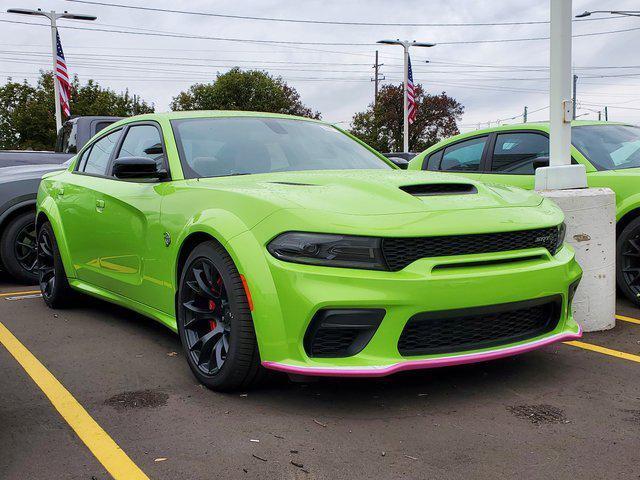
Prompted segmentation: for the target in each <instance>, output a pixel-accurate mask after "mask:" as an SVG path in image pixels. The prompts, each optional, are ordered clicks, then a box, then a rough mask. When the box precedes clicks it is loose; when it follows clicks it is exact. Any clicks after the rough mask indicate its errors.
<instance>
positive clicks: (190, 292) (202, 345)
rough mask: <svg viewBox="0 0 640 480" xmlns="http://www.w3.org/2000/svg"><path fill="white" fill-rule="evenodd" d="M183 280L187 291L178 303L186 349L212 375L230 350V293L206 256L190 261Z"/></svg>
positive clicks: (199, 366)
mask: <svg viewBox="0 0 640 480" xmlns="http://www.w3.org/2000/svg"><path fill="white" fill-rule="evenodd" d="M184 281H185V285H186V287H187V290H186V291H185V292H184V295H183V297H182V299H181V302H182V308H183V309H184V317H183V318H184V332H185V340H186V348H187V349H188V354H189V355H190V356H191V359H192V361H193V362H194V364H195V365H197V367H198V369H199V370H200V371H201V372H202V373H203V374H204V375H207V376H209V375H215V374H216V373H218V372H219V371H220V369H221V368H222V366H223V365H224V363H225V360H226V359H227V354H228V353H229V338H230V336H231V322H232V320H233V314H232V313H231V308H230V305H229V296H228V295H227V290H226V288H225V285H224V281H223V280H222V276H221V275H220V272H218V270H217V269H216V267H215V265H214V264H213V262H211V260H209V259H208V258H199V259H197V260H196V261H195V262H193V263H192V264H191V265H190V266H189V271H188V272H186V277H185V279H184Z"/></svg>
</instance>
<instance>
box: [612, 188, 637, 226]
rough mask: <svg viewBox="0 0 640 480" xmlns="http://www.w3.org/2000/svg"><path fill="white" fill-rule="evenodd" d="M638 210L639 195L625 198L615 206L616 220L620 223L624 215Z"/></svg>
mask: <svg viewBox="0 0 640 480" xmlns="http://www.w3.org/2000/svg"><path fill="white" fill-rule="evenodd" d="M638 208H640V193H636V194H633V195H631V196H629V197H626V198H625V199H624V200H622V201H621V202H620V203H619V204H617V205H616V220H617V221H620V219H621V218H622V217H624V216H625V215H626V214H628V213H629V212H631V211H633V210H637V209H638Z"/></svg>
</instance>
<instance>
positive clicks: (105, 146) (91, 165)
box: [80, 130, 120, 175]
mask: <svg viewBox="0 0 640 480" xmlns="http://www.w3.org/2000/svg"><path fill="white" fill-rule="evenodd" d="M118 138H120V130H116V131H115V132H111V133H110V134H108V135H106V136H104V137H102V138H101V139H100V140H98V141H97V142H95V143H94V144H93V146H92V147H91V151H90V152H89V155H88V156H87V159H86V160H84V154H83V161H82V162H81V165H80V168H81V169H82V171H83V172H84V173H90V174H92V175H105V174H106V171H107V165H109V159H110V158H111V153H112V152H113V149H114V148H115V146H116V143H118Z"/></svg>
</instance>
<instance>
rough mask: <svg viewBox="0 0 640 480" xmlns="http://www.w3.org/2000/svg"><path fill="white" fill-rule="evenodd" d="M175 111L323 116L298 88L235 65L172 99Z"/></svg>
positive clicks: (266, 74)
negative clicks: (251, 111)
mask: <svg viewBox="0 0 640 480" xmlns="http://www.w3.org/2000/svg"><path fill="white" fill-rule="evenodd" d="M171 109H172V110H253V111H260V112H271V113H287V114H290V115H300V116H303V117H312V118H320V113H319V112H314V111H312V110H311V109H310V108H309V107H307V106H305V105H304V104H303V103H302V102H301V100H300V94H299V93H298V92H297V91H296V89H295V88H293V87H290V86H289V85H287V84H286V83H285V82H284V80H282V78H280V77H272V76H271V75H269V74H268V73H266V72H263V71H260V70H241V69H240V68H239V67H235V68H232V69H231V70H229V71H228V72H226V73H223V74H219V75H218V76H217V78H216V80H215V81H214V82H213V83H196V84H194V85H191V87H189V89H188V90H187V91H184V92H180V93H179V94H178V95H177V96H176V97H174V98H173V101H172V102H171Z"/></svg>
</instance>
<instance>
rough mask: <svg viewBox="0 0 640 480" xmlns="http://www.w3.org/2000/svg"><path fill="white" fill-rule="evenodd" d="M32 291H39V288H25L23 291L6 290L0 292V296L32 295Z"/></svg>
mask: <svg viewBox="0 0 640 480" xmlns="http://www.w3.org/2000/svg"><path fill="white" fill-rule="evenodd" d="M34 293H41V292H40V290H25V291H24V292H6V293H0V297H13V296H15V295H33V294H34Z"/></svg>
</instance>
